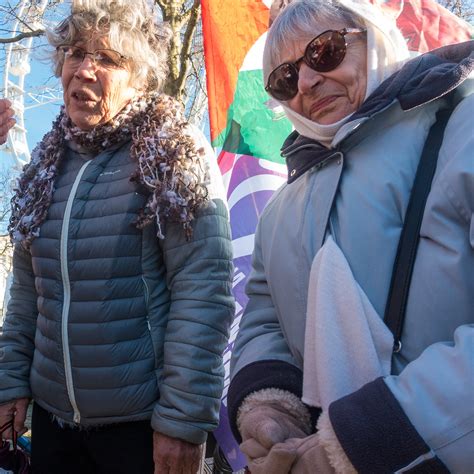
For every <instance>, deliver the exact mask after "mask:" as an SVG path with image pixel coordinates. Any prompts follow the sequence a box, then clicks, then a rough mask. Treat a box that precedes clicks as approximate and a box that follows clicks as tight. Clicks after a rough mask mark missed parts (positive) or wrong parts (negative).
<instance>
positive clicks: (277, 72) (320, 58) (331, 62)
mask: <svg viewBox="0 0 474 474" xmlns="http://www.w3.org/2000/svg"><path fill="white" fill-rule="evenodd" d="M345 55H346V42H345V39H344V35H343V34H341V33H340V32H338V31H326V32H325V33H323V34H321V35H319V36H318V37H316V38H314V39H313V40H312V41H311V42H310V43H308V46H306V49H305V54H304V62H305V63H306V64H307V65H308V66H309V67H310V68H311V69H313V70H315V71H317V72H329V71H332V70H333V69H336V68H337V66H339V64H341V62H342V60H343V59H344V56H345ZM267 91H268V92H269V94H270V95H271V96H272V97H274V98H275V99H277V100H283V101H285V100H290V99H292V98H293V97H294V96H295V95H296V93H297V92H298V69H297V67H296V65H295V64H291V63H284V64H281V65H280V66H278V67H277V68H276V69H274V70H273V71H272V72H271V73H270V76H269V78H268V85H267Z"/></svg>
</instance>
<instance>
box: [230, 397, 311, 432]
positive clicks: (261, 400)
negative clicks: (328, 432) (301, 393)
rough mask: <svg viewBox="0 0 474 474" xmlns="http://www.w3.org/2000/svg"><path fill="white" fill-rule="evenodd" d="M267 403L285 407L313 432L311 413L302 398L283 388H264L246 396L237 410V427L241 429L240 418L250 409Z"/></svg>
mask: <svg viewBox="0 0 474 474" xmlns="http://www.w3.org/2000/svg"><path fill="white" fill-rule="evenodd" d="M266 403H276V404H278V405H280V406H281V407H282V408H284V409H285V410H286V411H288V413H289V414H290V415H292V416H294V417H295V418H296V419H298V420H301V421H302V422H303V423H304V424H305V427H306V428H307V431H308V433H311V415H310V413H309V410H308V409H307V408H306V407H305V405H304V404H303V402H302V401H301V399H300V398H298V397H297V396H296V395H295V394H294V393H291V392H288V391H287V390H282V389H280V388H264V389H262V390H257V391H256V392H252V393H251V394H249V395H247V396H246V397H245V398H244V401H243V402H242V404H241V405H240V407H239V409H238V411H237V428H238V429H239V431H240V420H241V418H242V416H243V415H245V414H246V413H248V412H249V411H251V410H253V409H254V408H257V407H258V406H261V405H262V404H266Z"/></svg>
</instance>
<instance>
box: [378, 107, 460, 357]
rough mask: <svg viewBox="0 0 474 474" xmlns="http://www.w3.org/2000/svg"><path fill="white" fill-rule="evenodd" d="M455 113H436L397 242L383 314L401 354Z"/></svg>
mask: <svg viewBox="0 0 474 474" xmlns="http://www.w3.org/2000/svg"><path fill="white" fill-rule="evenodd" d="M452 111H453V109H452V108H449V109H443V110H440V111H438V113H437V114H436V122H435V123H434V124H433V126H432V127H431V129H430V131H429V134H428V138H427V139H426V142H425V146H424V148H423V153H422V154H421V158H420V162H419V164H418V168H417V170H416V176H415V181H414V182H413V188H412V191H411V194H410V201H409V203H408V207H407V212H406V216H405V222H404V223H403V229H402V233H401V235H400V241H399V242H398V249H397V256H396V257H395V263H394V265H393V273H392V281H391V282H390V290H389V294H388V298H387V306H386V308H385V315H384V321H385V324H386V325H387V326H388V328H389V329H390V331H392V334H393V336H394V340H395V344H394V352H399V351H400V349H401V339H400V338H401V335H402V329H403V322H404V319H405V310H406V304H407V299H408V292H409V290H410V281H411V276H412V273H413V265H414V263H415V257H416V251H417V248H418V242H419V240H420V227H421V220H422V218H423V213H424V210H425V205H426V199H427V197H428V193H429V192H430V189H431V182H432V181H433V177H434V173H435V170H436V164H437V162H438V154H439V149H440V147H441V143H442V142H443V136H444V129H445V128H446V124H447V123H448V120H449V117H450V116H451V112H452Z"/></svg>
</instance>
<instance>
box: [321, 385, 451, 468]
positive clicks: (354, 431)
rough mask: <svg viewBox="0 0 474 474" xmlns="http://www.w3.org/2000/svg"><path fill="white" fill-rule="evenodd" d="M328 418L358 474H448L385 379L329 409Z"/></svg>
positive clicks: (341, 400) (338, 401)
mask: <svg viewBox="0 0 474 474" xmlns="http://www.w3.org/2000/svg"><path fill="white" fill-rule="evenodd" d="M329 417H330V419H331V424H332V426H333V428H334V431H335V433H336V436H337V438H338V440H339V443H340V444H341V446H342V448H343V449H344V451H345V453H346V455H347V457H348V458H349V459H350V461H351V463H352V465H353V466H354V467H355V469H356V470H357V472H358V473H359V474H389V473H393V472H396V471H398V470H399V469H402V468H405V469H406V470H404V471H403V472H406V473H411V474H414V473H419V474H421V473H433V474H437V473H439V474H441V473H443V474H444V473H449V470H448V469H447V468H446V466H445V465H444V464H443V463H442V462H441V460H440V459H439V458H438V457H436V455H435V454H434V453H433V451H431V449H430V447H429V446H428V445H427V444H426V443H425V441H424V440H423V438H422V437H421V436H420V435H419V434H418V432H417V431H416V429H415V427H414V426H413V425H412V424H411V422H410V420H409V419H408V417H407V416H406V414H405V412H404V411H403V410H402V408H401V406H400V404H399V403H398V401H397V399H396V398H395V397H394V396H393V394H392V392H391V391H390V389H389V388H388V387H387V385H386V384H385V382H384V381H383V378H379V379H376V380H375V381H373V382H371V383H369V384H367V385H365V386H364V387H362V388H361V389H360V390H358V391H357V392H354V393H351V394H350V395H347V396H346V397H343V398H341V399H339V400H336V401H335V402H333V403H332V404H331V405H330V406H329Z"/></svg>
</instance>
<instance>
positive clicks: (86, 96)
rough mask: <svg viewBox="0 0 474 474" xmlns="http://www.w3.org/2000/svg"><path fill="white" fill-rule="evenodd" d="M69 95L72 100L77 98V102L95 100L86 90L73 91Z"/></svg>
mask: <svg viewBox="0 0 474 474" xmlns="http://www.w3.org/2000/svg"><path fill="white" fill-rule="evenodd" d="M71 96H72V98H73V99H74V100H77V101H78V102H82V103H92V102H95V100H94V98H93V97H92V96H91V95H90V94H87V93H86V92H81V91H75V92H73V93H72V94H71Z"/></svg>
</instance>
